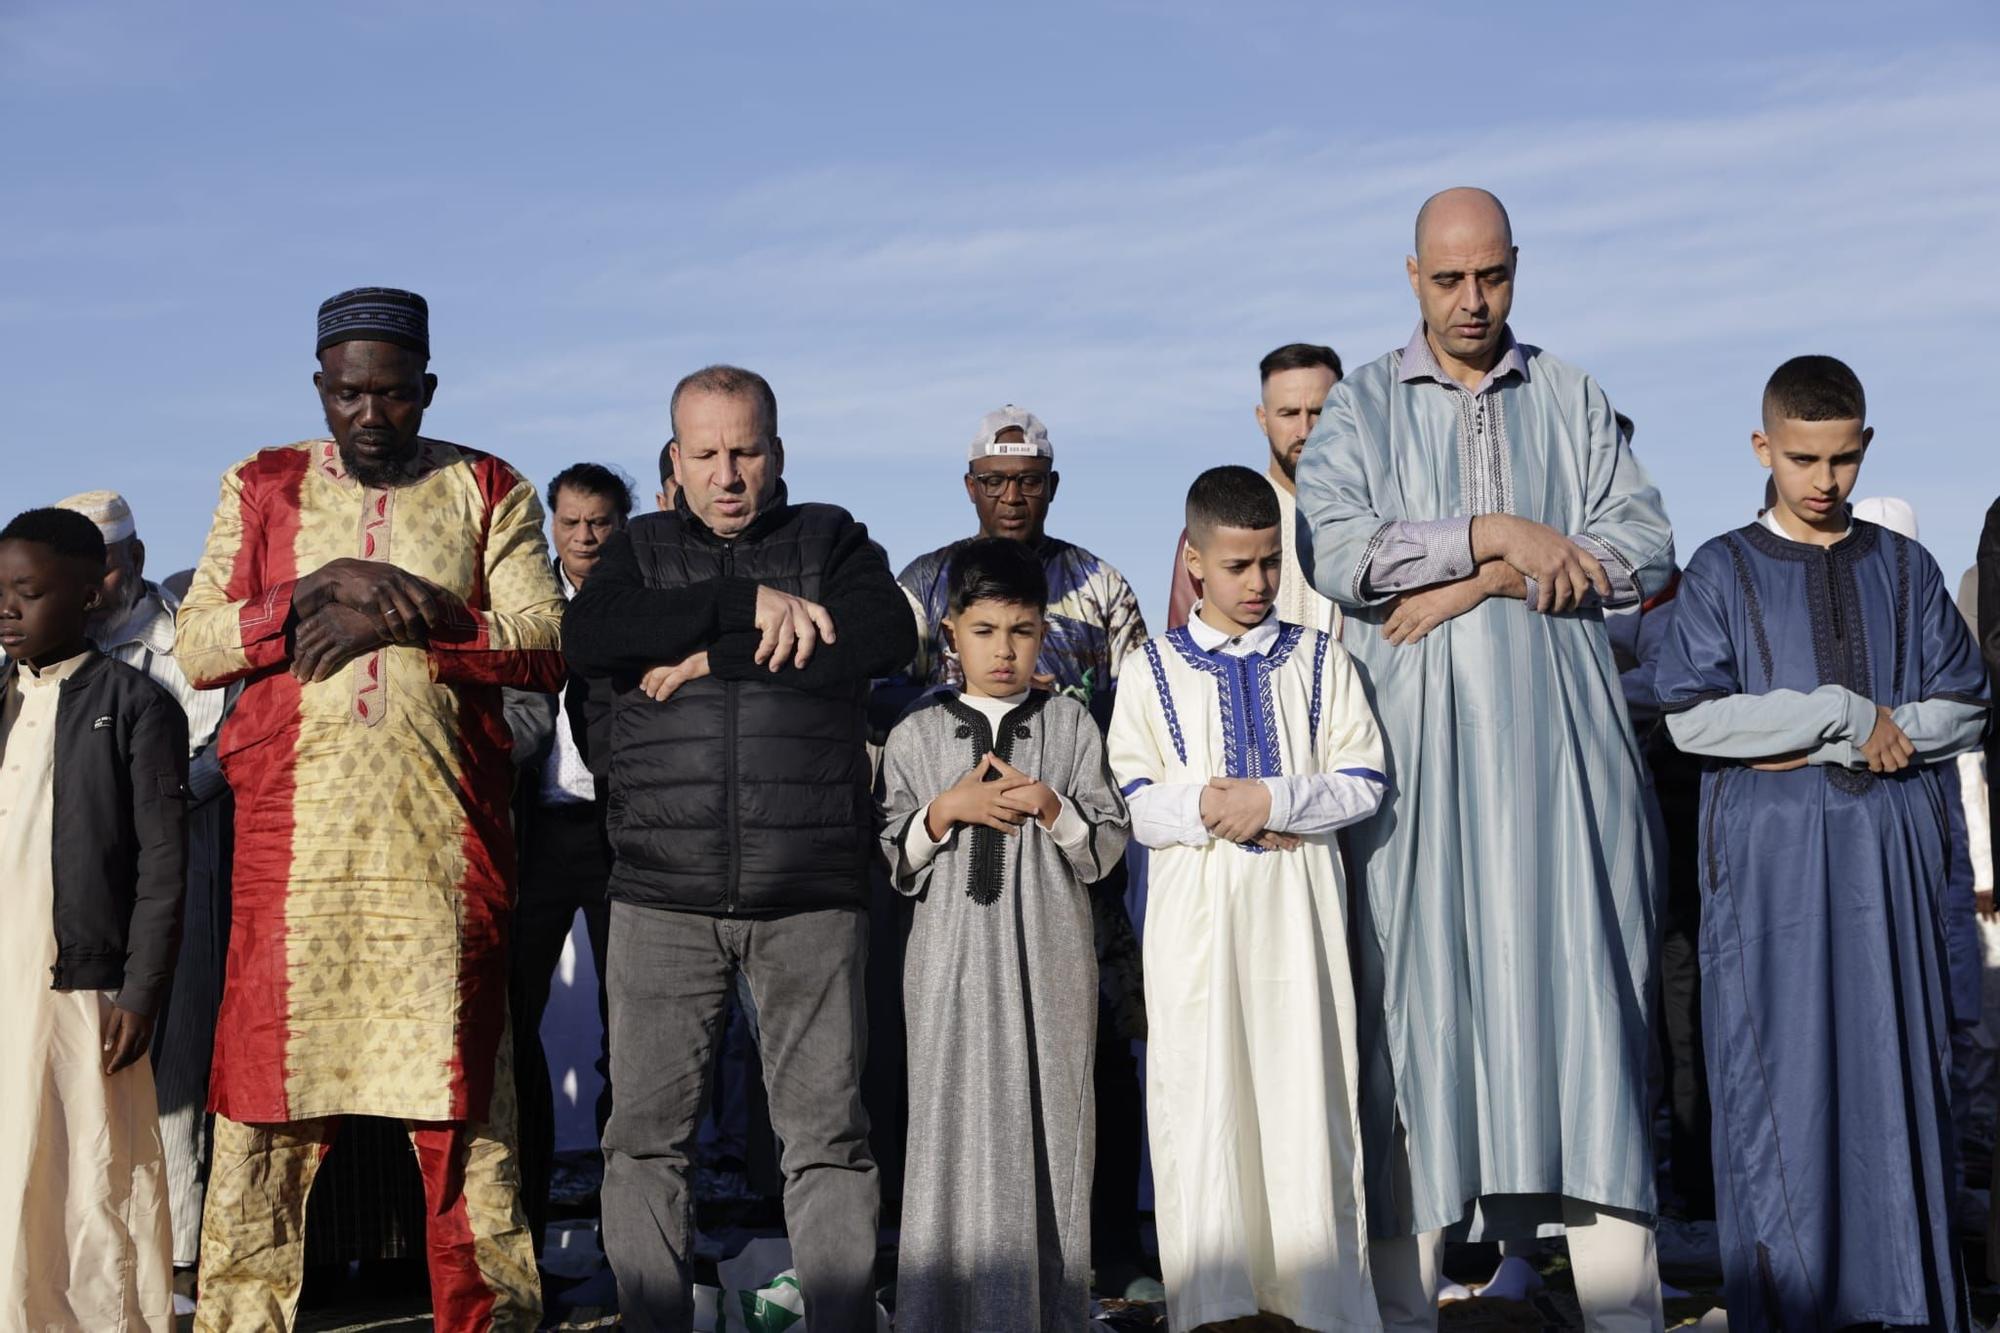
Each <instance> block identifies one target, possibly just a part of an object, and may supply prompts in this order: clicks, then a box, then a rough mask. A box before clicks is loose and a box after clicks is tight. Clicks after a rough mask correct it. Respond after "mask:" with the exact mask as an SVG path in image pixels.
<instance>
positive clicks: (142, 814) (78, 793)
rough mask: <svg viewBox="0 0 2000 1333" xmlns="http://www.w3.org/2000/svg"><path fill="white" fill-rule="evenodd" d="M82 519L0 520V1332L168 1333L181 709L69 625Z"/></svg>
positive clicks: (75, 603)
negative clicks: (165, 1080) (165, 1042)
mask: <svg viewBox="0 0 2000 1333" xmlns="http://www.w3.org/2000/svg"><path fill="white" fill-rule="evenodd" d="M103 576H104V539H103V537H102V536H101V535H99V533H98V531H97V528H96V527H95V526H93V525H92V524H91V522H90V520H89V519H87V518H85V517H83V516H82V515H81V514H75V513H71V512H69V511H68V510H60V509H34V510H29V511H28V512H27V513H25V514H22V515H20V516H19V517H17V518H16V519H15V520H14V521H13V522H11V523H9V524H7V526H6V527H5V528H4V529H0V652H4V653H5V654H6V656H7V660H6V664H5V666H4V667H0V1014H4V1015H5V1021H4V1022H0V1329H5V1330H10V1331H11V1330H15V1329H20V1330H29V1329H33V1330H56V1329H62V1330H70V1329H76V1330H83V1331H85V1333H109V1331H110V1330H120V1331H121V1333H139V1331H140V1330H144V1331H145V1333H171V1330H172V1329H173V1326H174V1306H173V1285H172V1264H171V1259H170V1254H169V1235H168V1214H167V1190H166V1179H165V1174H166V1168H165V1165H164V1162H163V1161H162V1157H161V1147H160V1119H159V1109H158V1103H157V1102H156V1101H155V1097H154V1091H153V1070H152V1066H151V1064H150V1063H149V1062H148V1061H147V1060H146V1058H145V1056H146V1048H147V1046H148V1044H149V1043H150V1042H151V1040H152V1035H153V1026H154V1019H155V1017H156V1015H157V1014H158V1013H159V1011H160V1006H161V1003H162V1002H163V1000H164V999H165V996H166V994H167V990H168V987H169V986H170V984H171V982H172V974H173V963H174V957H175V954H176V951H177V945H178V926H179V912H180V901H181V892H182V886H183V880H182V875H183V874H184V871H185V864H186V863H185V856H186V851H185V842H184V826H183V816H184V811H185V806H186V788H187V719H186V718H185V717H184V716H182V714H181V710H180V706H179V705H178V704H177V703H175V701H174V699H173V698H172V696H170V695H169V694H167V693H166V691H164V690H162V689H161V688H160V687H159V686H158V685H155V684H154V683H153V682H152V681H151V680H149V679H147V677H146V676H145V675H144V674H143V673H141V672H139V671H137V670H135V669H134V668H132V667H129V666H126V665H125V664H124V663H122V662H118V661H114V660H113V659H111V658H107V657H105V656H103V655H101V654H100V653H98V652H97V650H96V649H94V648H92V647H91V646H90V643H89V641H88V640H87V639H86V638H85V637H84V623H85V618H86V616H87V615H88V613H89V612H90V611H91V610H93V609H95V607H96V605H97V603H98V599H99V597H100V593H101V590H100V582H101V580H102V579H103Z"/></svg>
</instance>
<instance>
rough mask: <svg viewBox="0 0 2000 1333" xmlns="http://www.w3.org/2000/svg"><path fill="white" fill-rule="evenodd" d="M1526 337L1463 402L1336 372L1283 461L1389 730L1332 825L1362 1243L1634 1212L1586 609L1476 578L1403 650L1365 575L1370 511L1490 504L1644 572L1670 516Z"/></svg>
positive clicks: (1635, 945) (1388, 369)
mask: <svg viewBox="0 0 2000 1333" xmlns="http://www.w3.org/2000/svg"><path fill="white" fill-rule="evenodd" d="M1414 346H1415V344H1413V347H1414ZM1519 352H1520V354H1521V361H1520V363H1519V364H1520V369H1519V370H1518V371H1517V372H1515V373H1503V374H1501V375H1499V376H1498V377H1497V379H1496V381H1495V382H1494V383H1493V384H1492V386H1491V388H1489V389H1486V390H1485V391H1484V396H1485V397H1486V398H1487V399H1488V401H1487V402H1486V403H1485V404H1484V405H1483V406H1484V408H1485V411H1483V412H1480V411H1476V410H1475V408H1474V406H1473V405H1474V404H1475V403H1476V401H1477V400H1474V399H1472V398H1471V397H1470V395H1468V394H1466V392H1465V391H1464V390H1463V389H1460V388H1458V387H1457V386H1455V385H1450V384H1448V383H1442V382H1439V381H1438V380H1437V379H1436V378H1433V377H1430V376H1428V375H1423V374H1418V373H1417V372H1416V368H1415V367H1414V366H1413V367H1412V370H1411V372H1410V374H1408V375H1405V374H1402V373H1400V371H1401V367H1402V362H1403V357H1404V356H1405V355H1412V354H1414V353H1412V352H1408V351H1406V352H1400V353H1399V352H1392V353H1390V354H1389V355H1387V356H1385V357H1383V358H1381V359H1380V360H1378V361H1375V362H1373V363H1372V364H1370V365H1368V366H1365V367H1363V368H1361V369H1360V370H1357V371H1356V372H1355V373H1354V374H1353V375H1351V376H1349V377H1348V378H1347V379H1346V380H1344V381H1342V382H1341V383H1340V384H1338V385H1336V386H1335V387H1334V390H1333V392H1332V394H1331V395H1330V396H1329V398H1328V399H1327V405H1326V411H1325V414H1324V415H1323V416H1322V417H1321V418H1320V423H1319V428H1318V430H1317V431H1316V432H1315V434H1314V435H1313V438H1312V439H1311V441H1310V442H1309V443H1308V444H1307V446H1306V451H1305V456H1304V458H1303V459H1302V460H1301V463H1300V466H1299V473H1298V485H1299V522H1300V540H1299V549H1300V552H1301V556H1302V559H1303V563H1304V564H1305V567H1306V570H1307V573H1308V576H1309V577H1311V578H1312V579H1313V582H1314V583H1315V585H1316V586H1317V587H1318V588H1319V590H1320V591H1321V592H1322V593H1324V594H1326V595H1327V596H1328V597H1331V598H1333V599H1334V600H1335V601H1337V602H1340V603H1342V604H1343V605H1345V606H1346V607H1347V608H1348V616H1349V620H1348V626H1347V629H1346V632H1345V633H1344V634H1343V636H1342V643H1343V645H1344V646H1345V647H1346V648H1347V649H1348V650H1349V652H1350V653H1351V654H1352V655H1353V657H1354V659H1355V661H1356V663H1357V664H1358V666H1359V668H1360V670H1361V673H1362V675H1363V677H1364V679H1365V680H1366V681H1367V683H1368V688H1369V692H1370V695H1371V698H1372V701H1373V703H1374V706H1375V712H1376V715H1377V716H1378V717H1379V718H1380V719H1381V725H1382V731H1383V736H1384V739H1385V741H1386V743H1387V748H1388V764H1389V769H1388V774H1389V780H1390V793H1391V794H1390V796H1389V798H1388V800H1387V801H1385V803H1384V805H1383V807H1382V810H1381V812H1380V813H1378V814H1377V815H1376V816H1375V817H1374V818H1372V819H1370V820H1367V821H1364V822H1362V823H1360V824H1357V825H1355V826H1353V827H1352V828H1350V829H1349V830H1348V836H1349V847H1350V851H1351V853H1352V856H1353V860H1354V863H1355V870H1356V872H1357V874H1356V877H1357V884H1356V887H1355V891H1354V895H1353V896H1354V899H1355V902H1356V914H1357V917H1358V922H1357V925H1356V930H1355V946H1356V955H1357V957H1356V970H1355V976H1356V981H1357V986H1358V989H1359V996H1358V999H1359V1010H1360V1013H1359V1021H1360V1024H1361V1031H1360V1034H1359V1035H1360V1038H1361V1043H1362V1048H1361V1060H1362V1070H1361V1083H1362V1114H1361V1125H1362V1135H1363V1142H1364V1146H1365V1150H1366V1156H1367V1162H1366V1170H1367V1185H1368V1215H1369V1223H1370V1230H1371V1231H1372V1232H1373V1234H1375V1235H1377V1236H1384V1237H1388V1236H1398V1235H1410V1234H1414V1233H1417V1232H1420V1231H1426V1230H1430V1229H1432V1228H1435V1227H1442V1226H1450V1225H1452V1224H1454V1223H1457V1222H1459V1221H1461V1220H1462V1219H1463V1220H1465V1221H1466V1222H1467V1223H1468V1227H1469V1234H1471V1235H1472V1236H1474V1237H1480V1236H1486V1237H1493V1236H1510V1235H1522V1234H1529V1233H1532V1232H1533V1231H1534V1230H1535V1229H1537V1228H1538V1227H1545V1226H1546V1224H1548V1223H1550V1222H1552V1221H1555V1220H1557V1219H1559V1217H1560V1205H1559V1198H1560V1196H1564V1195H1567V1196H1570V1197H1573V1198H1577V1199H1582V1200H1586V1201H1588V1202H1591V1203H1595V1204H1599V1205H1603V1206H1608V1207H1611V1208H1615V1209H1623V1210H1627V1211H1629V1212H1631V1213H1634V1214H1640V1215H1649V1214H1651V1213H1652V1212H1653V1208H1654V1203H1653V1169H1652V1152H1651V1149H1650V1145H1649V1140H1648V1130H1647V1119H1646V1062H1647V1040H1648V1038H1647V1004H1648V990H1649V985H1650V971H1651V961H1652V953H1653V949H1654V943H1655V930H1654V918H1655V906H1654V883H1653V881H1654V875H1653V871H1652V849H1651V835H1650V833H1649V831H1648V828H1647V822H1646V819H1645V816H1644V814H1643V813H1642V806H1641V790H1642V783H1643V781H1644V779H1643V777H1642V770H1641V763H1642V760H1641V758H1640V755H1639V751H1638V747H1637V745H1636V743H1635V742H1634V739H1633V735H1632V728H1631V724H1630V722H1629V721H1628V720H1627V718H1626V713H1625V704H1624V701H1623V698H1622V696H1621V695H1620V692H1619V683H1618V672H1617V669H1616V667H1615V666H1614V665H1613V664H1612V659H1611V650H1610V647H1609V644H1608V643H1607V641H1606V638H1605V631H1604V623H1603V617H1602V614H1601V612H1600V611H1599V610H1597V609H1596V608H1595V607H1592V608H1589V609H1586V610H1583V611H1579V612H1574V613H1571V614H1566V615H1559V616H1554V615H1552V616H1544V615H1537V614H1535V613H1534V612H1533V611H1531V610H1529V609H1528V607H1527V606H1526V605H1524V604H1523V603H1522V602H1519V601H1511V600H1500V599H1494V600H1489V601H1487V602H1486V603H1484V604H1483V605H1481V606H1479V607H1477V608H1475V609H1474V610H1472V611H1471V612H1469V613H1467V614H1466V615H1464V616H1462V617H1460V618H1459V619H1457V620H1455V621H1452V622H1450V623H1448V624H1446V625H1444V626H1442V627H1441V628H1439V629H1437V630H1436V631H1434V632H1432V633H1431V634H1430V635H1429V636H1428V637H1427V638H1425V639H1424V640H1422V641H1421V642H1420V643H1418V644H1415V645H1412V646H1408V647H1402V648H1396V647H1391V646H1390V645H1389V644H1388V643H1387V642H1386V641H1385V640H1384V639H1383V638H1382V637H1381V629H1380V627H1381V624H1382V622H1383V621H1384V620H1385V619H1386V617H1387V615H1388V611H1389V606H1388V604H1387V603H1388V600H1389V599H1388V598H1387V597H1386V596H1377V595H1374V594H1373V593H1372V592H1371V591H1370V590H1369V589H1368V588H1367V586H1366V584H1365V580H1364V577H1363V576H1364V574H1365V573H1366V571H1367V567H1368V563H1369V562H1370V561H1371V560H1373V559H1374V557H1375V555H1376V553H1377V551H1378V550H1379V549H1380V546H1381V542H1382V538H1381V532H1382V528H1383V525H1384V524H1385V523H1386V522H1389V521H1393V520H1408V521H1413V522H1421V521H1425V520H1436V519H1446V518H1451V517H1454V516H1463V515H1468V514H1472V513H1476V512H1481V511H1482V510H1488V509H1504V510H1506V511H1507V512H1511V513H1514V514H1518V515H1520V516H1522V517H1524V518H1530V519H1534V520H1536V521H1538V522H1541V523H1545V524H1548V525H1549V526H1550V527H1553V528H1555V529H1556V530H1557V531H1559V532H1564V533H1569V534H1573V535H1585V536H1588V537H1591V538H1595V539H1596V542H1597V543H1602V544H1603V545H1604V546H1607V547H1609V548H1610V553H1611V554H1612V555H1613V556H1614V557H1617V558H1618V561H1619V563H1620V564H1622V565H1624V566H1625V572H1626V573H1627V575H1628V576H1629V578H1628V586H1629V583H1631V582H1636V584H1637V586H1638V589H1639V595H1642V596H1650V595H1651V594H1653V593H1655V592H1657V591H1658V590H1659V589H1660V588H1661V587H1662V586H1663V585H1664V583H1665V581H1666V579H1667V578H1668V576H1669V574H1670V572H1671V569H1672V564H1673V535H1672V531H1671V529H1670V528H1669V526H1668V523H1667V519H1666V515H1665V513H1664V512H1663V511H1662V509H1661V506H1660V499H1659V495H1658V493H1657V492H1656V491H1655V490H1654V489H1653V487H1652V485H1651V483H1649V482H1648V481H1647V479H1646V476H1645V473H1644V472H1643V471H1642V470H1641V469H1640V467H1639V465H1638V463H1637V462H1636V461H1634V459H1633V457H1632V454H1631V451H1630V449H1629V447H1627V445H1626V444H1624V443H1623V442H1622V441H1621V440H1620V438H1619V435H1618V431H1617V428H1616V425H1615V424H1614V421H1613V417H1612V412H1611V406H1610V403H1609V402H1608V401H1607V400H1606V399H1605V396H1604V393H1603V392H1602V390H1600V389H1599V388H1598V387H1597V385H1596V383H1595V382H1594V381H1593V380H1591V379H1590V377H1589V376H1587V375H1585V374H1584V373H1583V372H1581V371H1579V370H1577V369H1576V368H1574V367H1572V366H1568V365H1565V364H1564V363H1562V362H1561V361H1558V360H1556V359H1555V358H1554V357H1552V356H1549V355H1547V354H1545V353H1543V352H1542V351H1541V350H1540V349H1538V348H1533V347H1528V346H1525V345H1523V346H1521V347H1520V348H1519ZM1494 400H1497V401H1494ZM1462 430H1463V431H1464V432H1467V433H1468V436H1469V438H1461V431H1462ZM1468 492H1469V494H1468ZM1496 1196H1531V1197H1504V1198H1503V1197H1496Z"/></svg>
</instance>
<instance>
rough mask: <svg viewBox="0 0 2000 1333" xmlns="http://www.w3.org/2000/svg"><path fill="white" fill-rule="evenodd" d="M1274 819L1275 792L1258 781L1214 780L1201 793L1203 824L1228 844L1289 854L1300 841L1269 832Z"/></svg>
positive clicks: (1239, 779)
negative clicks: (1272, 805) (1273, 800)
mask: <svg viewBox="0 0 2000 1333" xmlns="http://www.w3.org/2000/svg"><path fill="white" fill-rule="evenodd" d="M1270 818H1271V789H1270V788H1269V787H1266V786H1265V785H1264V784H1263V783H1262V782H1259V781H1258V780H1257V779H1256V778H1210V779H1209V780H1208V786H1207V787H1205V788H1203V789H1202V793H1201V822H1202V824H1203V825H1204V826H1205V827H1206V828H1207V829H1208V831H1209V832H1210V833H1212V834H1214V835H1215V836H1216V837H1218V838H1220V839H1222V840H1223V841H1224V842H1236V843H1251V844H1253V845H1255V846H1258V847H1264V848H1267V849H1268V850H1270V851H1274V852H1289V851H1291V850H1292V849H1293V848H1294V847H1297V846H1298V845H1299V840H1298V839H1297V838H1296V837H1294V836H1293V835H1291V834H1289V833H1278V832H1274V831H1273V830H1271V829H1269V828H1266V827H1265V825H1266V824H1267V823H1269V822H1270Z"/></svg>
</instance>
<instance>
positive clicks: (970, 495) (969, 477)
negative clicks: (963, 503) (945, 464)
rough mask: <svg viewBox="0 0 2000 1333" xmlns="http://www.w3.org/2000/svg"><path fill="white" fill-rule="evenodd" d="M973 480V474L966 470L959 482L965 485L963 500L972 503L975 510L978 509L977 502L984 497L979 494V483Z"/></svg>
mask: <svg viewBox="0 0 2000 1333" xmlns="http://www.w3.org/2000/svg"><path fill="white" fill-rule="evenodd" d="M973 478H974V474H973V473H972V471H971V470H970V469H968V470H967V471H966V474H965V476H964V477H963V478H961V480H962V481H963V482H964V483H965V498H966V499H968V500H970V501H972V504H973V507H974V508H975V509H976V508H978V507H979V502H980V501H981V500H982V499H984V498H985V497H984V496H982V495H981V494H980V492H979V483H978V482H977V481H975V480H974V479H973Z"/></svg>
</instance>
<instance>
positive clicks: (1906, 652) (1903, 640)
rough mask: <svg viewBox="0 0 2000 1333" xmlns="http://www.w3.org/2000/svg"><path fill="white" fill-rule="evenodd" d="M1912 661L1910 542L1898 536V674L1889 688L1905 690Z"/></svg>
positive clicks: (1899, 534)
mask: <svg viewBox="0 0 2000 1333" xmlns="http://www.w3.org/2000/svg"><path fill="white" fill-rule="evenodd" d="M1909 660H1910V542H1909V539H1908V538H1907V537H1904V536H1903V535H1902V534H1901V533H1897V534H1896V674H1895V675H1894V676H1893V677H1891V678H1890V681H1889V688H1890V689H1891V690H1900V689H1902V688H1903V667H1904V666H1905V665H1906V664H1907V663H1908V662H1909Z"/></svg>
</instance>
